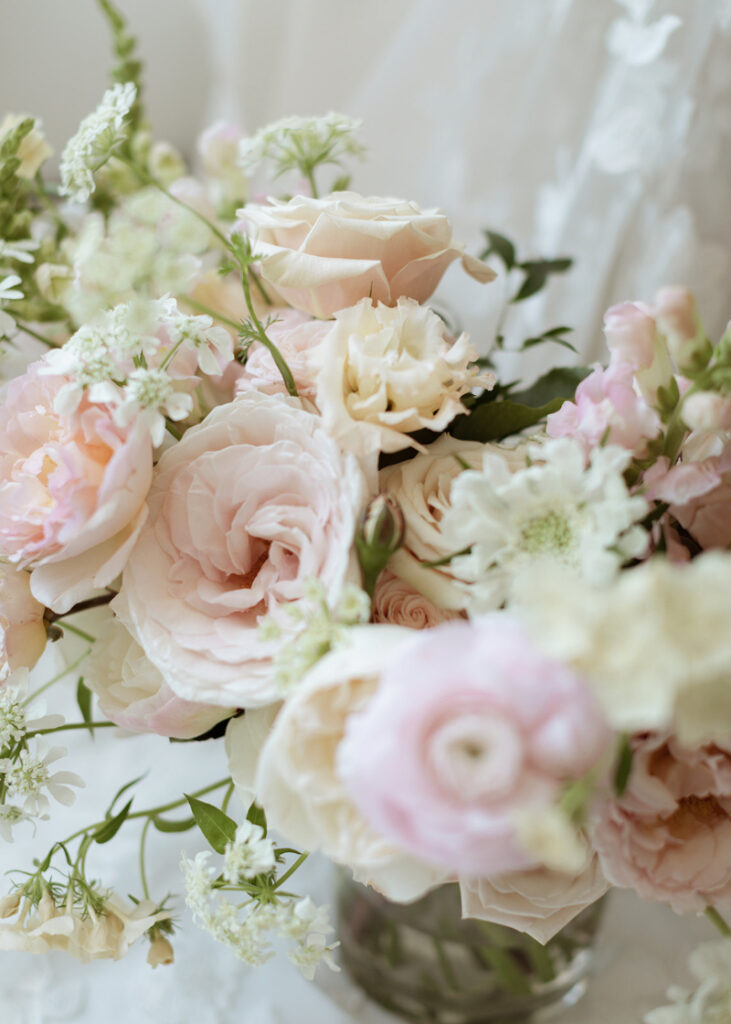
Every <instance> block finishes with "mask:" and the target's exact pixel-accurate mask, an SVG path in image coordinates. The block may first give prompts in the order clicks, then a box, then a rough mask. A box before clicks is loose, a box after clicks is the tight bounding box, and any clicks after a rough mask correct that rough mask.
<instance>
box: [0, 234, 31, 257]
mask: <svg viewBox="0 0 731 1024" xmlns="http://www.w3.org/2000/svg"><path fill="white" fill-rule="evenodd" d="M38 246H39V243H38V242H36V241H35V240H34V239H32V238H22V239H18V240H17V241H14V242H6V241H5V240H4V239H2V238H0V260H16V261H17V262H18V263H32V262H33V261H34V260H35V256H34V255H33V253H34V252H35V251H36V249H37V248H38Z"/></svg>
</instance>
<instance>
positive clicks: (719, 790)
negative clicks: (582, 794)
mask: <svg viewBox="0 0 731 1024" xmlns="http://www.w3.org/2000/svg"><path fill="white" fill-rule="evenodd" d="M632 745H633V748H634V759H633V763H632V774H631V776H630V782H629V786H628V788H627V791H626V792H625V793H624V795H623V796H622V797H621V798H619V799H618V800H611V801H608V802H607V803H606V804H605V805H604V806H603V808H602V809H601V810H600V812H599V813H598V818H597V821H596V824H595V827H594V829H593V834H592V839H593V843H594V846H595V847H596V849H597V851H598V853H599V856H600V858H601V862H602V867H603V870H604V874H605V875H606V877H607V878H608V879H609V881H610V882H611V883H612V884H614V885H619V886H625V887H630V888H632V889H634V890H635V891H636V892H637V893H639V895H640V896H641V897H642V898H643V899H647V900H658V901H660V902H663V903H669V904H670V905H671V906H672V907H673V909H674V910H676V911H678V912H679V913H693V912H695V913H701V912H702V911H703V910H705V908H706V907H707V906H714V907H717V908H718V909H719V910H723V909H725V910H729V909H731V743H717V744H713V745H711V746H705V747H698V748H696V749H688V748H684V747H681V746H680V745H679V744H678V743H677V741H676V740H674V739H672V738H668V737H667V736H662V735H657V734H653V735H647V736H640V737H637V738H636V739H635V740H634V741H633V744H632Z"/></svg>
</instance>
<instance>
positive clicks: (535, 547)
mask: <svg viewBox="0 0 731 1024" xmlns="http://www.w3.org/2000/svg"><path fill="white" fill-rule="evenodd" d="M522 454H523V458H524V466H523V468H520V469H516V468H513V466H511V465H510V464H509V463H508V461H507V460H506V459H505V458H504V457H503V456H502V454H498V453H496V452H495V451H494V450H493V449H488V450H486V451H485V454H484V456H483V462H482V469H481V470H480V471H478V472H476V471H474V470H466V471H465V472H464V473H461V474H460V475H459V477H457V479H456V480H455V482H454V485H453V486H452V495H451V508H450V510H449V513H448V514H447V516H446V517H445V520H444V534H445V540H446V542H447V543H448V544H450V545H451V548H450V550H451V551H453V552H462V551H465V550H466V551H467V553H466V554H460V555H459V556H458V557H455V558H453V559H452V561H451V563H450V571H451V572H452V573H453V575H454V576H455V577H457V578H459V579H461V580H463V581H464V584H465V588H466V591H467V598H468V609H469V610H470V612H471V613H472V612H475V613H477V612H482V611H490V610H492V609H494V608H499V607H500V606H501V605H502V604H503V602H504V601H506V600H507V599H508V598H509V594H510V588H511V584H512V581H513V579H515V577H516V576H518V575H521V574H523V573H526V572H531V571H539V570H540V568H541V566H544V565H547V564H548V565H554V566H556V567H559V566H565V567H567V568H569V569H571V570H572V571H573V572H574V573H575V574H576V575H577V576H579V577H581V578H583V579H585V580H587V581H588V582H590V583H592V584H594V585H602V584H605V583H608V582H609V581H610V580H611V579H612V577H613V576H614V575H615V574H616V573H617V572H618V570H619V569H620V567H621V565H622V563H623V562H625V561H626V560H627V559H628V558H632V557H641V556H642V555H643V554H644V553H645V551H646V549H647V544H648V534H647V532H646V531H645V529H644V528H643V527H641V526H639V525H637V524H638V523H639V520H641V519H642V517H643V516H644V515H645V513H646V512H647V509H648V506H647V502H646V501H645V500H644V498H642V497H640V496H639V495H634V496H633V495H630V493H629V491H628V490H627V485H626V483H625V481H624V476H623V472H624V469H625V467H626V466H627V464H628V462H629V460H630V454H629V452H627V451H625V450H624V449H623V448H618V447H616V446H615V445H607V446H606V447H604V448H596V449H595V450H594V452H593V453H592V458H591V462H590V464H589V466H588V467H587V466H586V462H585V456H584V450H583V447H582V446H581V444H579V442H578V441H576V440H574V439H572V438H559V439H558V440H553V441H548V442H546V443H545V444H542V445H538V444H534V445H529V446H527V447H526V448H525V449H524V450H523V452H522Z"/></svg>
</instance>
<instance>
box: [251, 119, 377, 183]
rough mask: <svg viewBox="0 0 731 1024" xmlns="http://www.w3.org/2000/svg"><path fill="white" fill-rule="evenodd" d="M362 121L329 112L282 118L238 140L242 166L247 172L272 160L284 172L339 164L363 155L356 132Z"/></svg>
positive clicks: (362, 147)
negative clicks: (351, 157) (342, 160)
mask: <svg viewBox="0 0 731 1024" xmlns="http://www.w3.org/2000/svg"><path fill="white" fill-rule="evenodd" d="M360 126H361V122H360V121H356V120H354V119H353V118H352V117H346V116H345V115H344V114H336V113H334V112H330V113H329V114H325V116H324V117H283V118H281V119H280V120H279V121H273V122H272V123H271V124H268V125H265V126H264V127H263V128H260V129H259V131H258V132H257V133H256V134H255V135H253V136H252V137H251V138H248V139H242V140H241V142H240V143H239V167H240V168H241V170H242V171H244V172H245V173H246V174H250V173H251V172H252V171H254V170H256V168H257V167H258V166H259V164H260V163H262V162H263V161H264V160H271V161H272V162H273V163H274V165H275V166H276V168H277V170H278V172H279V173H280V174H281V173H283V172H284V171H288V170H293V169H294V168H296V167H299V168H310V169H312V168H313V167H315V166H316V165H317V164H319V163H338V162H339V160H340V158H341V157H343V156H346V155H350V156H362V155H363V153H364V152H365V148H364V146H363V145H362V144H361V143H360V142H358V140H357V139H356V137H355V133H356V132H357V131H358V129H359V128H360Z"/></svg>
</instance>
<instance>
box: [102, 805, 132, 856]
mask: <svg viewBox="0 0 731 1024" xmlns="http://www.w3.org/2000/svg"><path fill="white" fill-rule="evenodd" d="M132 800H134V797H132V799H131V800H128V801H127V803H126V804H125V805H124V807H123V808H122V810H121V811H120V812H119V814H115V816H114V817H113V818H110V819H109V821H105V822H102V824H101V825H100V826H99V828H98V829H97V830H96V832H95V833H94V841H95V842H97V843H100V844H101V843H108V842H109V840H110V839H114V837H115V836H116V834H117V832H119V830H120V828H121V827H122V825H124V823H125V821H126V820H127V815H128V814H129V810H130V807H131V806H132Z"/></svg>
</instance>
